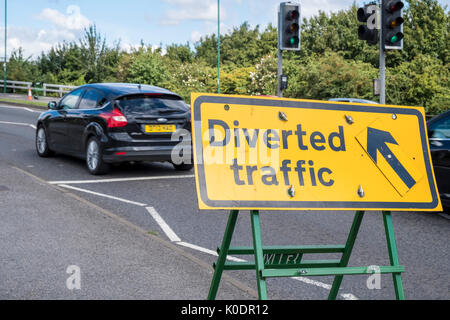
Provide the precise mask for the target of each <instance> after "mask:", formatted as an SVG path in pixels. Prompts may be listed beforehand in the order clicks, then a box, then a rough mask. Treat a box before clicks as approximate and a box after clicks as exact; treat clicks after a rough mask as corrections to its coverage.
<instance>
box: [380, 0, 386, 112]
mask: <svg viewBox="0 0 450 320" xmlns="http://www.w3.org/2000/svg"><path fill="white" fill-rule="evenodd" d="M382 8H383V0H380V20H381V21H383V17H382V15H383V14H384V13H383V10H382ZM380 25H381V28H380V41H379V43H380V103H381V104H386V52H385V51H384V42H383V36H382V35H383V29H382V28H384V27H385V26H383V24H382V23H380Z"/></svg>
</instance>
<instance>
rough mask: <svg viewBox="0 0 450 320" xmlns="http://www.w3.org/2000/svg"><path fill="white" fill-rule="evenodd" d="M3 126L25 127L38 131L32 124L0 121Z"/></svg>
mask: <svg viewBox="0 0 450 320" xmlns="http://www.w3.org/2000/svg"><path fill="white" fill-rule="evenodd" d="M0 123H2V124H11V125H15V126H24V127H30V128H33V129H36V126H35V125H33V124H30V123H21V122H9V121H0Z"/></svg>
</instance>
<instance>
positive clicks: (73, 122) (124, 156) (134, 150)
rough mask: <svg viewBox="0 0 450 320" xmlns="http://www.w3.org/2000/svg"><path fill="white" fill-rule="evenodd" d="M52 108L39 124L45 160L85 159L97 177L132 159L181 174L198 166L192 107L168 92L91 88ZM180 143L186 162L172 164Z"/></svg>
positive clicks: (40, 147)
mask: <svg viewBox="0 0 450 320" xmlns="http://www.w3.org/2000/svg"><path fill="white" fill-rule="evenodd" d="M49 109H50V110H49V111H46V112H44V113H42V114H41V115H40V117H39V119H38V122H37V126H36V150H37V153H38V155H39V156H41V157H48V156H51V155H53V154H54V152H59V153H62V154H67V155H71V156H75V157H79V158H82V159H85V160H86V165H87V168H88V170H89V172H90V173H91V174H94V175H97V174H104V173H106V172H107V171H108V169H109V165H110V164H111V163H121V162H128V161H170V162H172V164H173V165H174V167H175V169H177V170H190V169H191V168H192V166H193V165H192V162H191V159H192V157H191V153H192V146H191V135H190V132H191V114H190V110H189V106H188V105H186V104H185V103H184V101H183V100H182V99H181V97H180V96H178V95H177V94H175V93H173V92H171V91H169V90H166V89H163V88H159V87H154V86H148V85H139V84H119V83H117V84H115V83H114V84H88V85H84V86H81V87H79V88H77V89H75V90H73V91H72V92H70V93H68V94H67V95H65V96H64V97H63V98H62V99H61V100H60V101H59V103H57V102H50V103H49ZM183 129H184V130H183ZM175 133H177V134H175ZM174 137H178V138H175V139H174ZM180 141H182V142H183V143H182V144H183V146H184V147H183V148H182V149H181V152H179V150H178V151H177V152H179V153H181V158H182V159H183V160H182V161H179V159H178V160H177V161H173V152H174V149H175V146H177V145H179V144H180ZM183 152H184V154H183Z"/></svg>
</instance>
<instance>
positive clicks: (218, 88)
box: [217, 0, 220, 93]
mask: <svg viewBox="0 0 450 320" xmlns="http://www.w3.org/2000/svg"><path fill="white" fill-rule="evenodd" d="M217 93H220V0H217Z"/></svg>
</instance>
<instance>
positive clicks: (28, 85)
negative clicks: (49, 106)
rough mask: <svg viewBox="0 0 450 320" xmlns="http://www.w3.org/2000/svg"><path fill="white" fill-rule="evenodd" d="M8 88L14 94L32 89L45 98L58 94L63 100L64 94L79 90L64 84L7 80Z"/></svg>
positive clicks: (0, 81)
mask: <svg viewBox="0 0 450 320" xmlns="http://www.w3.org/2000/svg"><path fill="white" fill-rule="evenodd" d="M3 86H4V81H3V80H0V87H3ZM6 88H8V89H13V92H14V93H15V92H16V89H18V90H25V91H28V90H29V89H31V90H32V91H33V90H34V91H35V92H36V91H41V92H42V93H43V94H42V95H43V96H44V97H46V96H47V93H49V92H52V93H58V95H59V97H60V98H61V97H62V96H63V95H64V94H66V93H67V92H70V91H72V90H73V89H75V88H77V87H76V86H67V85H62V84H51V83H37V82H26V81H12V80H6Z"/></svg>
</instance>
